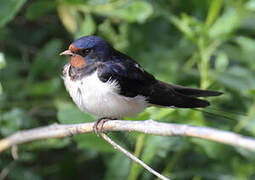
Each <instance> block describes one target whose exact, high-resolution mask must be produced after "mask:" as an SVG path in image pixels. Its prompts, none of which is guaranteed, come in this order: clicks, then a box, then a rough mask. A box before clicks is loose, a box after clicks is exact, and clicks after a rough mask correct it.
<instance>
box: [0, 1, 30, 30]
mask: <svg viewBox="0 0 255 180" xmlns="http://www.w3.org/2000/svg"><path fill="white" fill-rule="evenodd" d="M25 2H26V0H7V1H1V6H0V27H3V26H4V25H5V24H6V23H8V22H9V21H11V20H12V19H13V18H14V16H15V15H16V14H17V13H18V11H19V10H20V8H21V7H22V5H23V4H24V3H25Z"/></svg>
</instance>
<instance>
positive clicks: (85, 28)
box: [76, 14, 96, 38]
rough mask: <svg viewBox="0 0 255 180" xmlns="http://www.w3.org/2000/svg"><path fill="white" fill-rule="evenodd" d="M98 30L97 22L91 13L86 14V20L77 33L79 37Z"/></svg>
mask: <svg viewBox="0 0 255 180" xmlns="http://www.w3.org/2000/svg"><path fill="white" fill-rule="evenodd" d="M95 31H96V22H95V21H94V19H93V17H92V16H91V15H90V14H86V15H85V20H84V21H83V23H82V24H81V27H80V30H79V32H78V34H77V35H76V37H77V38H79V37H81V36H87V35H92V34H94V33H95Z"/></svg>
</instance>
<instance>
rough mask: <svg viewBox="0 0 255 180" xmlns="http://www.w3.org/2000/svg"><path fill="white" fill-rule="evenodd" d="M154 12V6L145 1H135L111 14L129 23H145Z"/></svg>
mask: <svg viewBox="0 0 255 180" xmlns="http://www.w3.org/2000/svg"><path fill="white" fill-rule="evenodd" d="M152 12H153V8H152V6H151V5H150V4H149V3H147V2H145V1H133V2H132V3H128V4H127V5H123V6H122V7H120V8H117V9H115V10H113V11H112V12H111V15H112V16H113V17H119V18H121V19H124V20H126V21H128V22H139V23H143V22H145V21H146V20H147V19H148V18H149V17H150V16H151V15H152Z"/></svg>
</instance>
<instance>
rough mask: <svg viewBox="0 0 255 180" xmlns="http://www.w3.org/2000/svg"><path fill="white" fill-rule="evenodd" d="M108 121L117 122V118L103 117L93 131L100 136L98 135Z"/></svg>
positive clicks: (96, 123)
mask: <svg viewBox="0 0 255 180" xmlns="http://www.w3.org/2000/svg"><path fill="white" fill-rule="evenodd" d="M108 120H116V119H115V118H108V117H102V118H100V119H98V120H97V121H96V122H95V124H94V126H93V131H94V132H95V133H96V135H97V136H99V134H98V133H100V132H102V129H103V126H104V123H105V122H107V121H108Z"/></svg>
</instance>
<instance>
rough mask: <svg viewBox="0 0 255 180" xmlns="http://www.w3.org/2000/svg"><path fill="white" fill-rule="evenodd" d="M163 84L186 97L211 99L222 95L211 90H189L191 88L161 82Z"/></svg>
mask: <svg viewBox="0 0 255 180" xmlns="http://www.w3.org/2000/svg"><path fill="white" fill-rule="evenodd" d="M160 83H163V84H164V85H165V86H169V87H171V88H173V89H174V90H175V91H176V92H178V93H180V94H183V95H186V96H193V97H209V96H219V95H222V94H223V93H222V92H219V91H211V90H203V89H198V88H189V87H184V86H179V85H173V84H168V83H165V82H162V81H161V82H160Z"/></svg>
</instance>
